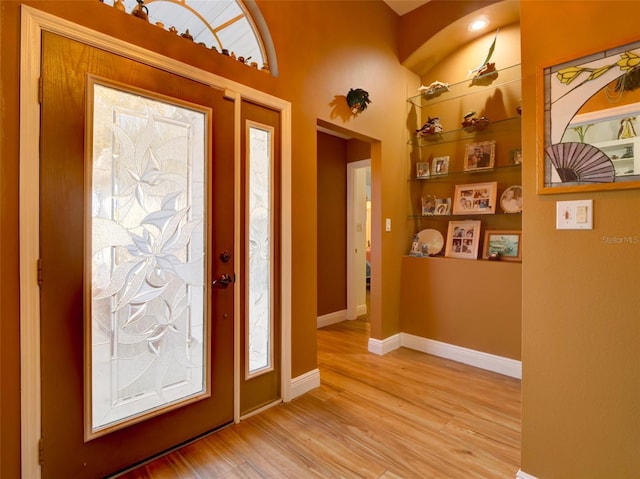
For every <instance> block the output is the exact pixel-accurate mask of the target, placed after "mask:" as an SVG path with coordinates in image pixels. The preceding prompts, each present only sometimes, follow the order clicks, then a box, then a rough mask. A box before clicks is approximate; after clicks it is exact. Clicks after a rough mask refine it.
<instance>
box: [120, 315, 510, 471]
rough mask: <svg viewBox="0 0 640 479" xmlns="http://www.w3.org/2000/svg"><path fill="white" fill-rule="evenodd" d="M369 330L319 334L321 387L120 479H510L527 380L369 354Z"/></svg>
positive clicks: (347, 325)
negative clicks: (522, 387)
mask: <svg viewBox="0 0 640 479" xmlns="http://www.w3.org/2000/svg"><path fill="white" fill-rule="evenodd" d="M368 330H369V323H368V322H366V321H363V320H361V319H358V320H355V321H345V322H342V323H338V324H335V325H332V326H329V327H326V328H323V329H320V330H318V350H319V358H318V361H319V368H320V372H321V387H320V388H318V389H315V390H313V391H311V392H309V393H307V394H305V395H303V396H302V397H299V398H297V399H295V400H294V401H292V402H290V403H288V404H282V405H279V406H276V407H274V408H271V409H270V410H268V411H265V412H263V413H261V414H258V415H256V416H254V417H251V418H249V419H247V420H245V421H243V422H241V423H240V424H235V425H232V426H229V427H227V428H224V429H222V430H220V431H218V432H217V433H215V434H212V435H210V436H207V437H205V438H203V439H200V440H199V441H196V442H194V443H192V444H190V445H187V446H185V447H184V448H182V449H180V450H177V451H175V452H173V453H171V454H169V455H166V456H164V457H162V458H159V459H157V460H155V461H153V462H151V463H149V464H146V465H143V466H141V467H139V468H138V469H136V470H133V471H131V472H129V473H127V474H125V475H122V476H120V477H121V478H125V479H143V478H145V479H146V478H149V479H150V478H153V479H174V478H180V479H199V478H201V479H213V478H223V477H224V478H249V479H253V478H256V479H257V478H273V479H276V478H296V479H298V478H309V477H317V478H367V479H368V478H371V479H373V478H385V479H391V478H394V479H395V478H416V479H424V478H429V479H456V478H459V479H470V478H482V479H502V478H504V479H513V478H515V476H516V473H517V471H518V468H519V463H520V381H519V380H516V379H512V378H508V377H505V376H501V375H498V374H495V373H491V372H487V371H483V370H479V369H475V368H473V367H470V366H466V365H463V364H460V363H455V362H452V361H448V360H444V359H441V358H437V357H434V356H430V355H427V354H423V353H420V352H416V351H412V350H409V349H405V348H401V349H398V350H396V351H393V352H391V353H389V354H387V355H386V356H377V355H374V354H371V353H369V352H368V351H367V343H368V337H369V333H368Z"/></svg>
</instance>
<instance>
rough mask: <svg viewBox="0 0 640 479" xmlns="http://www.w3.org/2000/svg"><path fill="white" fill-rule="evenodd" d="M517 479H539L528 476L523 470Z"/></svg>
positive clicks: (519, 470) (519, 472) (520, 470)
mask: <svg viewBox="0 0 640 479" xmlns="http://www.w3.org/2000/svg"><path fill="white" fill-rule="evenodd" d="M516 479H538V478H537V477H536V476H532V475H531V474H527V473H526V472H524V471H523V470H522V469H518V474H516Z"/></svg>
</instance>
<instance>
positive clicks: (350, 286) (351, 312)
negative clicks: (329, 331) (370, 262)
mask: <svg viewBox="0 0 640 479" xmlns="http://www.w3.org/2000/svg"><path fill="white" fill-rule="evenodd" d="M366 167H369V168H371V159H367V160H359V161H352V162H350V163H347V319H356V318H357V317H358V316H360V315H363V314H366V313H367V311H366V285H365V283H366V273H365V274H364V276H363V275H361V274H360V270H361V269H362V268H361V266H362V265H360V264H358V262H359V261H358V258H359V257H358V256H356V255H355V254H352V253H353V251H355V249H356V248H357V245H356V244H355V243H356V242H355V237H354V236H355V233H354V231H353V230H354V227H355V216H356V214H355V209H356V194H358V193H359V191H356V185H355V174H356V173H355V170H358V169H360V168H366ZM362 257H363V258H364V262H365V265H364V266H365V268H366V261H367V260H366V256H364V255H362ZM359 282H362V284H361V285H360V286H357V285H358V283H359ZM357 288H361V289H362V291H365V293H364V295H363V296H364V297H363V298H362V299H363V300H364V301H365V302H364V310H362V306H363V304H362V303H360V304H358V303H359V301H358V299H359V298H358V296H359V295H358V289H357Z"/></svg>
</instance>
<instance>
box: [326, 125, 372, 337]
mask: <svg viewBox="0 0 640 479" xmlns="http://www.w3.org/2000/svg"><path fill="white" fill-rule="evenodd" d="M317 141H318V142H317V145H318V149H317V155H318V156H317V179H318V183H317V186H318V190H317V195H318V196H317V199H318V201H317V218H318V234H317V236H318V237H317V253H318V256H317V270H318V276H317V278H318V290H317V291H318V306H317V307H318V310H317V326H318V327H319V328H320V327H324V326H328V325H330V324H333V323H337V322H340V321H344V320H345V319H356V318H357V317H358V316H362V315H364V314H366V313H367V312H368V308H367V301H366V286H367V277H368V276H370V271H371V269H369V270H368V268H367V252H368V249H367V231H369V232H370V226H369V225H370V224H371V221H370V220H369V221H367V200H371V186H370V185H371V166H370V164H371V161H370V158H371V142H370V141H366V140H363V139H359V138H354V137H352V136H351V135H349V134H348V133H347V132H346V131H344V130H340V131H339V132H337V131H333V130H332V129H329V128H328V127H321V126H319V127H318V134H317ZM356 196H357V198H358V201H357V202H355V201H353V198H355V197H356ZM350 198H351V199H350ZM355 204H357V205H358V209H357V210H355V209H354V207H353V206H349V205H355ZM373 236H375V235H373ZM368 238H369V242H370V241H371V240H370V238H371V234H369V236H368ZM367 271H369V275H368V274H367ZM353 277H356V279H352V278H353ZM354 286H355V287H354Z"/></svg>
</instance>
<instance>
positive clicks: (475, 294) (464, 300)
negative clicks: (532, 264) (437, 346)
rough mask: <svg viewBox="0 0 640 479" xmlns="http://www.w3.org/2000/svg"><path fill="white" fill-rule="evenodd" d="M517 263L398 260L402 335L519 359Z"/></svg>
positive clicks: (439, 259) (519, 303) (518, 267)
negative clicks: (400, 272)
mask: <svg viewBox="0 0 640 479" xmlns="http://www.w3.org/2000/svg"><path fill="white" fill-rule="evenodd" d="M521 271H522V270H521V264H520V263H514V262H508V261H499V262H493V261H471V260H465V259H454V258H413V257H409V256H405V257H404V258H402V291H401V293H400V301H401V306H400V317H401V323H400V326H401V330H402V332H403V333H409V334H413V335H414V336H420V337H423V338H428V339H433V340H435V341H441V342H443V343H447V344H454V345H456V346H461V347H463V348H469V349H473V350H474V351H482V352H485V353H489V354H495V355H497V356H501V357H505V358H511V359H516V360H519V359H520V333H521V330H520V318H521V313H520V308H521V300H522V296H521V288H520V285H521V282H520V276H521Z"/></svg>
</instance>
